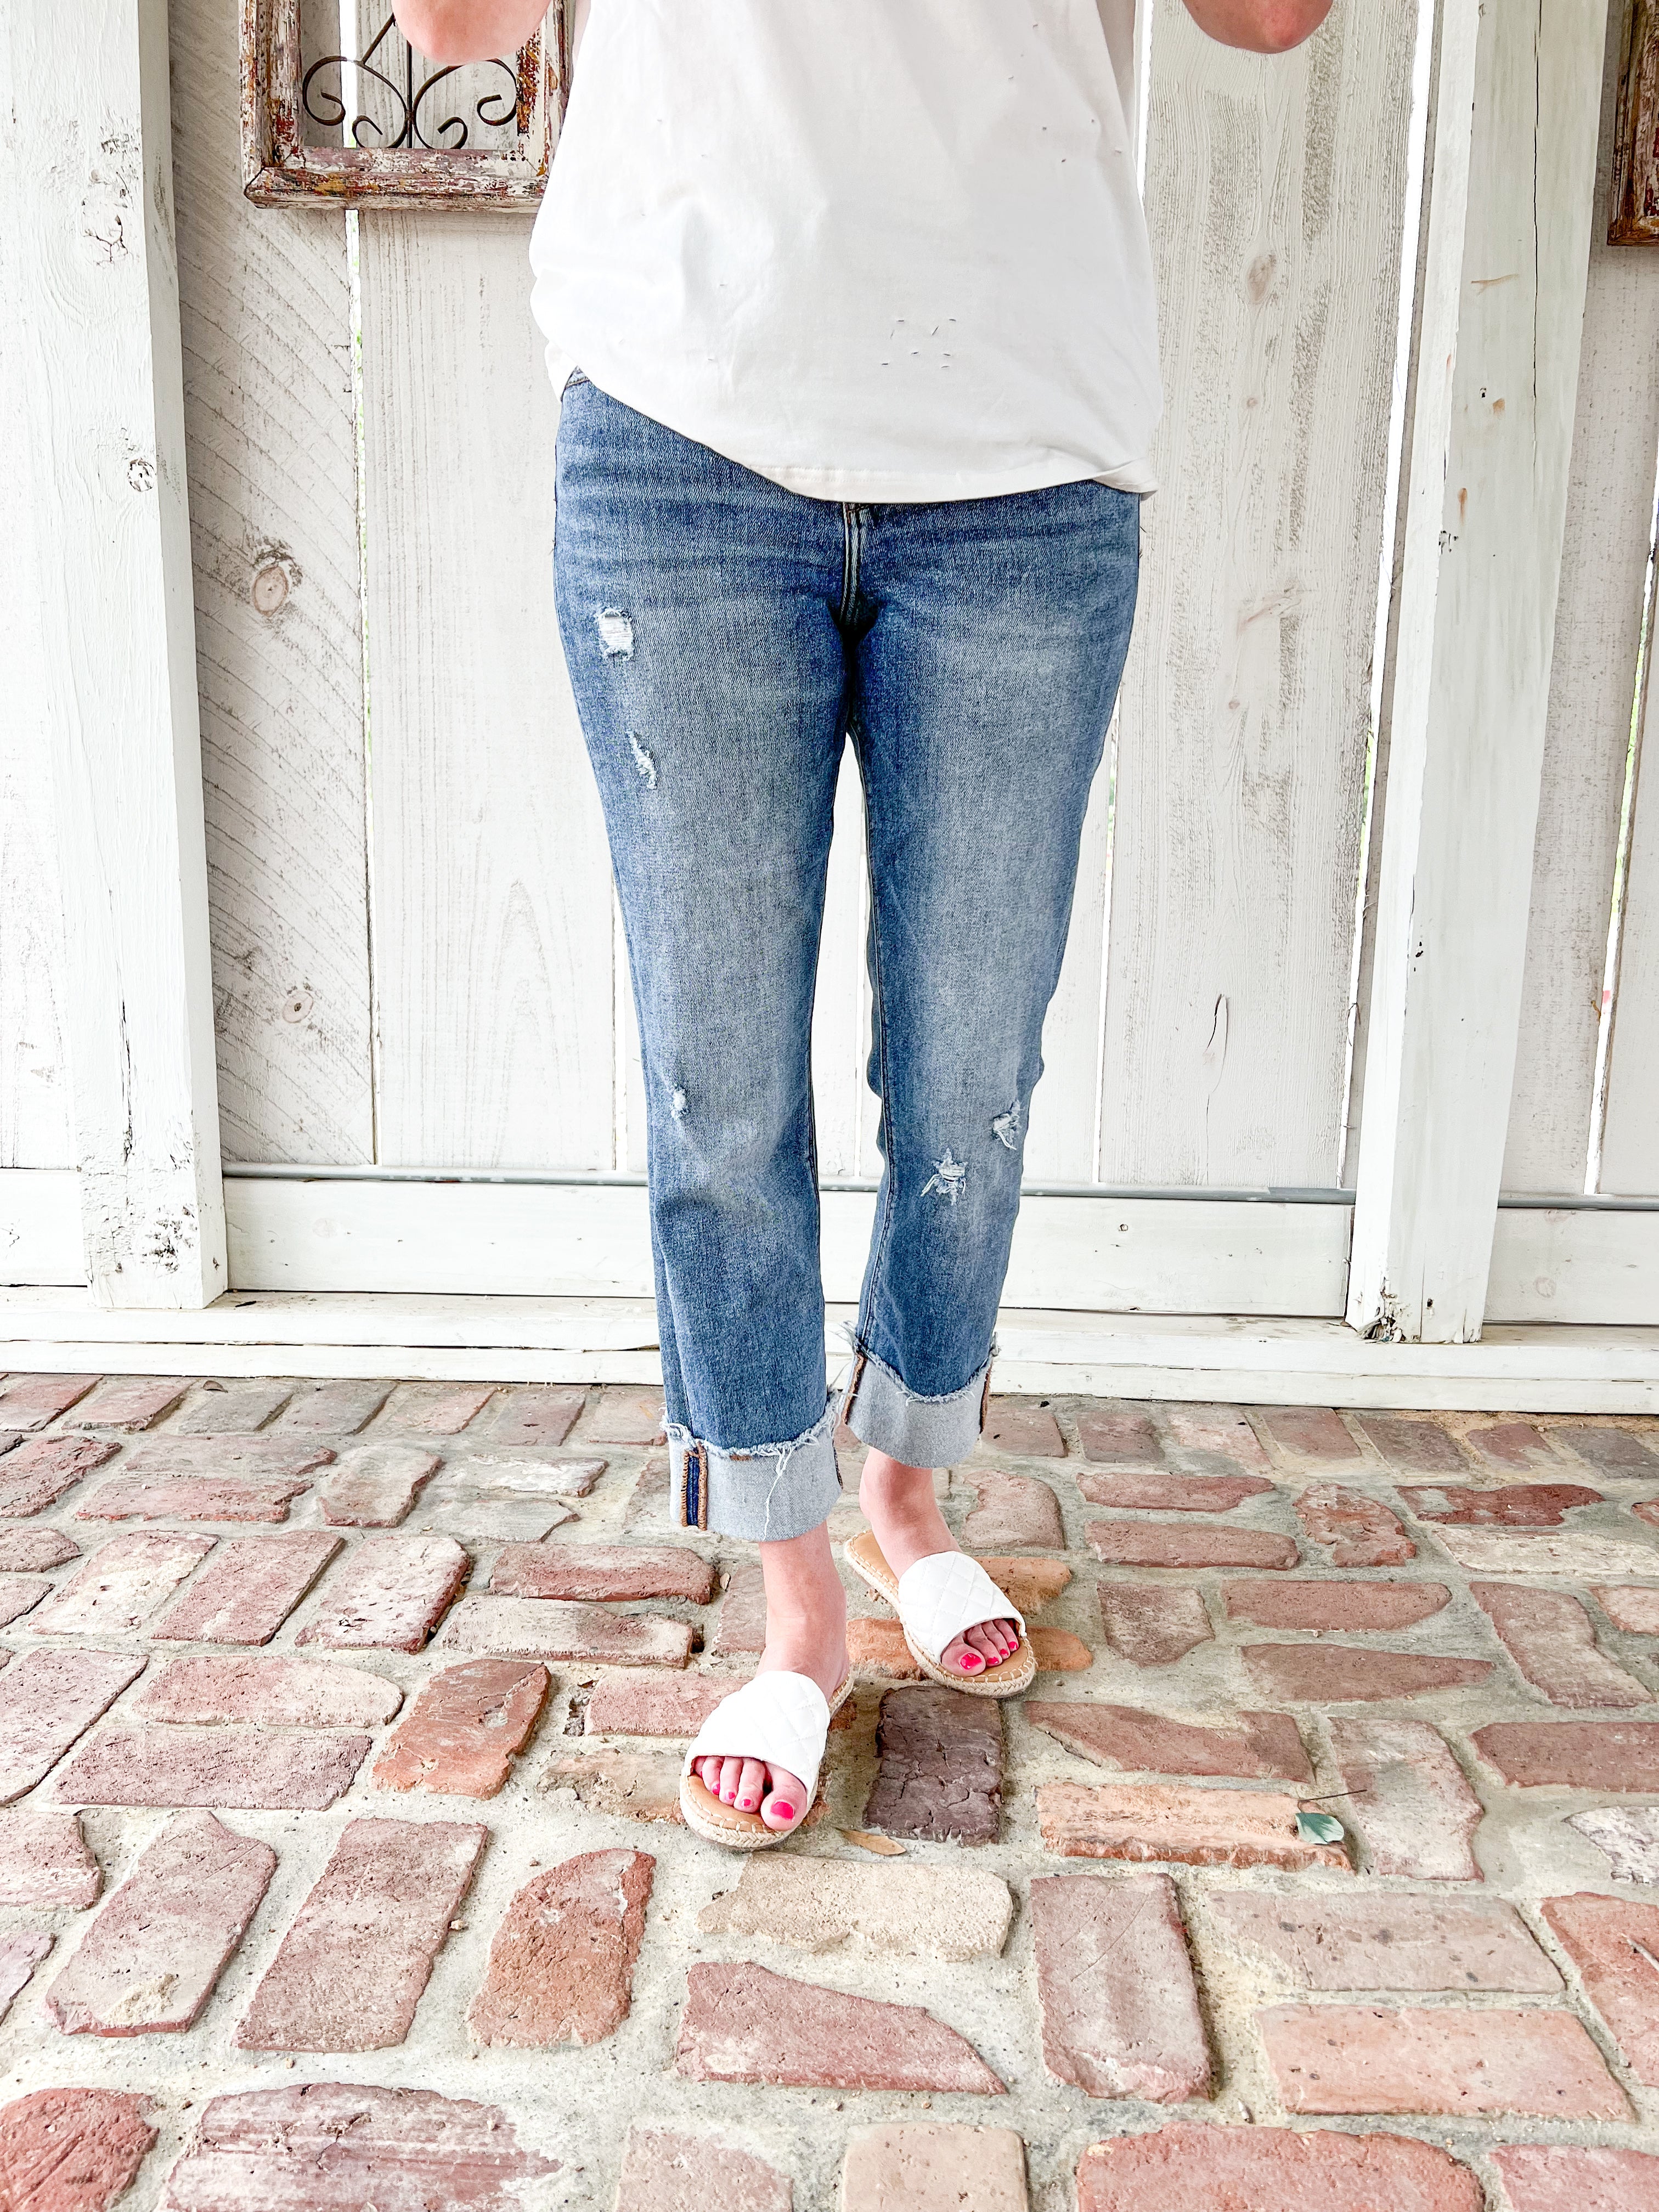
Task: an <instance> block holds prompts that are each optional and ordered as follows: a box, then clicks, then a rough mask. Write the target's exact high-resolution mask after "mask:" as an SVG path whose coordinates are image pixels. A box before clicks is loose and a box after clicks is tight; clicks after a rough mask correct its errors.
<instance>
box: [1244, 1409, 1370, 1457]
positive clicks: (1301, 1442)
mask: <svg viewBox="0 0 1659 2212" xmlns="http://www.w3.org/2000/svg"><path fill="white" fill-rule="evenodd" d="M1255 1417H1256V1419H1257V1420H1258V1421H1260V1422H1261V1425H1262V1427H1263V1428H1264V1429H1266V1431H1267V1434H1268V1435H1269V1436H1270V1437H1272V1438H1273V1442H1274V1443H1276V1444H1277V1445H1278V1446H1279V1449H1280V1451H1282V1452H1283V1453H1285V1455H1286V1457H1287V1458H1291V1459H1305V1460H1322V1461H1333V1460H1350V1459H1358V1457H1359V1456H1360V1451H1359V1447H1358V1444H1357V1443H1355V1442H1354V1440H1353V1437H1352V1435H1351V1434H1350V1433H1349V1431H1348V1430H1347V1428H1346V1425H1345V1424H1344V1422H1343V1419H1342V1416H1341V1415H1340V1413H1338V1412H1337V1411H1336V1410H1335V1408H1334V1407H1331V1406H1258V1407H1257V1408H1256V1415H1255Z"/></svg>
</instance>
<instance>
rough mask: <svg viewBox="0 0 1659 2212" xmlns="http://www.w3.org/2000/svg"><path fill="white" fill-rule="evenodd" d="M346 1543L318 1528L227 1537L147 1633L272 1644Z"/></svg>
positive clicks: (170, 1639)
mask: <svg viewBox="0 0 1659 2212" xmlns="http://www.w3.org/2000/svg"><path fill="white" fill-rule="evenodd" d="M342 1541H343V1539H342V1538H340V1537H338V1536H329V1535H325V1534H324V1533H323V1531H322V1530H321V1529H319V1528H292V1529H289V1530H286V1531H284V1533H283V1534H282V1535H280V1536H229V1537H227V1538H226V1539H225V1541H223V1542H222V1544H221V1545H220V1547H219V1548H218V1550H217V1551H216V1553H214V1555H213V1557H212V1558H211V1559H210V1560H209V1561H208V1563H207V1565H205V1566H204V1568H203V1569H202V1571H201V1572H200V1573H199V1574H198V1575H197V1577H196V1579H195V1581H194V1582H193V1583H191V1585H190V1587H189V1588H188V1589H185V1590H183V1591H181V1592H180V1594H179V1596H177V1597H176V1598H174V1600H173V1603H172V1604H171V1605H170V1606H169V1607H167V1611H166V1612H165V1613H162V1614H161V1617H160V1619H159V1620H156V1621H155V1624H154V1625H153V1626H152V1627H151V1629H150V1634H151V1635H152V1636H153V1637H155V1638H156V1640H157V1641H158V1642H162V1643H173V1644H269V1643H270V1639H271V1638H272V1637H273V1636H274V1635H275V1634H276V1632H277V1630H278V1629H279V1628H280V1627H281V1626H282V1625H283V1622H284V1621H285V1620H287V1619H288V1616H289V1613H292V1612H293V1610H294V1608H295V1606H296V1605H298V1603H299V1602H300V1600H301V1598H302V1597H303V1596H304V1595H305V1594H306V1592H307V1590H308V1589H310V1588H311V1586H312V1584H313V1583H314V1582H315V1581H316V1579H317V1577H318V1576H319V1575H320V1574H321V1572H322V1571H323V1569H324V1568H325V1566H326V1565H328V1563H329V1561H330V1560H331V1559H332V1558H333V1557H334V1554H335V1553H337V1551H338V1550H339V1548H340V1546H341V1543H342Z"/></svg>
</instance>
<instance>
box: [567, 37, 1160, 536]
mask: <svg viewBox="0 0 1659 2212" xmlns="http://www.w3.org/2000/svg"><path fill="white" fill-rule="evenodd" d="M1133 6H1134V0H1023V4H1022V0H592V9H591V15H590V16H589V18H588V20H587V21H586V26H585V31H584V35H583V39H582V44H581V50H580V65H579V66H578V68H577V69H576V70H575V73H574V81H573V84H572V89H571V97H570V104H569V109H568V114H567V116H566V119H565V125H564V132H563V137H562V141H561V143H560V146H559V150H558V154H557V156H556V160H555V161H554V163H553V169H552V175H551V179H550V182H549V185H548V189H547V193H546V196H545V197H544V200H543V203H542V208H541V212H540V214H539V215H538V218H537V221H536V227H535V231H534V234H533V236H532V240H531V247H530V258H531V264H532V269H533V270H534V272H535V278H536V283H535V291H534V295H533V298H532V306H533V309H534V313H535V315H536V319H537V320H538V323H539V324H540V325H541V327H542V329H543V330H544V331H545V333H546V334H547V337H548V339H549V342H550V343H549V362H550V368H552V369H553V371H554V374H555V375H556V378H558V380H560V381H562V373H563V370H564V368H565V367H566V366H567V365H569V364H574V365H576V366H579V367H580V368H581V369H582V370H583V371H584V372H585V373H586V374H587V375H588V376H590V377H591V378H592V380H593V382H594V383H595V384H597V385H598V386H599V388H600V389H601V390H602V391H604V392H608V393H609V394H610V395H611V398H614V399H619V400H621V401H622V402H623V404H625V405H627V406H629V407H632V408H635V409H636V410H638V411H639V412H641V414H644V415H648V416H652V417H653V420H655V421H657V422H663V423H665V424H666V425H667V426H668V427H669V428H671V429H673V430H678V431H679V432H680V433H681V434H682V435H684V436H685V437H688V438H695V439H696V440H697V441H699V442H700V443H701V444H702V445H705V446H709V447H713V448H714V451H715V452H716V453H723V454H725V455H726V457H727V458H728V459H731V460H734V461H737V462H739V463H740V464H741V465H743V466H744V467H745V468H750V469H753V470H755V471H757V472H758V473H759V474H760V475H762V476H765V477H771V478H772V479H773V480H774V482H775V483H781V484H784V485H787V487H788V488H789V489H791V490H793V491H799V492H805V493H807V494H810V495H812V496H813V497H816V498H820V499H835V500H855V501H869V502H872V503H875V502H879V501H901V500H935V499H973V498H979V497H981V496H984V495H989V494H994V493H1001V492H1015V491H1030V490H1035V489H1038V488H1040V487H1041V486H1043V485H1047V484H1058V483H1075V482H1078V481H1080V480H1083V479H1086V478H1090V477H1095V478H1099V479H1102V480H1103V481H1105V482H1107V483H1114V484H1117V485H1119V486H1121V488H1122V489H1125V490H1131V491H1150V490H1151V489H1152V475H1151V472H1150V471H1149V469H1148V466H1147V454H1148V452H1149V449H1150V447H1151V445H1152V432H1153V429H1154V427H1155V426H1156V424H1157V422H1158V414H1159V411H1160V407H1161V396H1160V392H1159V386H1158V337H1157V328H1156V317H1155V309H1154V301H1153V290H1152V260H1151V254H1150V252H1149V250H1148V246H1147V242H1146V222H1145V219H1144V217H1143V216H1142V212H1141V206H1140V195H1139V189H1138V186H1137V182H1136V175H1135V162H1134V156H1133V140H1132V134H1131V131H1130V127H1129V122H1128V110H1129V106H1130V102H1131V93H1130V87H1131V85H1132V82H1133V64H1132V47H1133Z"/></svg>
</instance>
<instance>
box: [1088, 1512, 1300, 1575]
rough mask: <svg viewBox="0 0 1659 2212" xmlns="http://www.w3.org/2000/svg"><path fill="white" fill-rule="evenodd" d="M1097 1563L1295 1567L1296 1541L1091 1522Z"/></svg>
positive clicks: (1245, 1532) (1265, 1533)
mask: <svg viewBox="0 0 1659 2212" xmlns="http://www.w3.org/2000/svg"><path fill="white" fill-rule="evenodd" d="M1084 1533H1085V1535H1086V1536H1087V1537H1088V1540H1089V1545H1090V1548H1091V1550H1092V1551H1093V1553H1094V1555H1095V1557H1096V1558H1097V1559H1104V1560H1106V1561H1107V1562H1108V1563H1109V1565H1116V1566H1124V1567H1275V1568H1278V1567H1293V1566H1294V1565H1296V1556H1297V1555H1296V1541H1295V1539H1294V1538H1293V1537H1290V1536H1280V1535H1276V1534H1274V1533H1273V1531H1272V1530H1271V1529H1267V1528H1199V1527H1194V1525H1193V1524H1192V1523H1191V1522H1184V1521H1091V1522H1090V1523H1089V1525H1088V1528H1086V1529H1085V1531H1084Z"/></svg>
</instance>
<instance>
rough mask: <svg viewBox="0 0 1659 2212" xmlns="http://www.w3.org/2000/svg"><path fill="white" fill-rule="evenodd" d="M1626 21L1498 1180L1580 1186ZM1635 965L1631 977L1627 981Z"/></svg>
mask: <svg viewBox="0 0 1659 2212" xmlns="http://www.w3.org/2000/svg"><path fill="white" fill-rule="evenodd" d="M1623 29H1624V9H1623V8H1622V6H1614V7H1612V8H1611V9H1609V10H1608V30H1607V58H1606V61H1605V64H1604V69H1603V76H1602V90H1601V150H1600V154H1599V157H1598V160H1597V163H1596V180H1595V220H1594V222H1593V224H1592V227H1591V230H1590V255H1589V284H1588V287H1587V289H1586V291H1585V295H1584V337H1583V352H1582V354H1581V356H1580V360H1579V366H1578V406H1577V420H1576V422H1575V423H1574V427H1573V438H1572V471H1571V476H1570V477H1569V479H1568V483H1567V514H1566V526H1565V532H1564V535H1563V539H1562V568H1561V594H1560V598H1559V601H1558V603H1557V606H1556V614H1555V654H1554V659H1553V663H1552V665H1551V670H1550V704H1549V721H1548V725H1547V732H1546V736H1545V740H1544V774H1543V781H1542V783H1541V787H1540V791H1539V801H1538V832H1537V836H1536V837H1535V839H1534V848H1533V878H1532V914H1531V918H1530V920H1529V921H1528V927H1527V968H1526V977H1525V981H1524V983H1523V985H1522V998H1521V1035H1520V1044H1519V1048H1518V1050H1517V1052H1516V1067H1515V1097H1514V1101H1513V1103H1512V1104H1511V1106H1510V1130H1509V1143H1508V1147H1507V1149H1506V1151H1505V1152H1504V1188H1505V1189H1508V1190H1540V1191H1552V1192H1556V1191H1559V1192H1568V1191H1580V1190H1583V1188H1584V1175H1585V1168H1586V1164H1587V1162H1588V1159H1589V1139H1590V1119H1591V1111H1592V1104H1593V1094H1594V1091H1595V1047H1596V1036H1597V1031H1598V1029H1599V1026H1600V1019H1601V982H1602V970H1603V967H1604V964H1605V963H1606V960H1607V917H1608V911H1609V908H1610V907H1611V905H1612V901H1613V866H1614V863H1615V860H1616V859H1617V854H1618V844H1619V812H1620V802H1621V800H1622V799H1623V796H1624V787H1625V763H1626V750H1627V748H1628V745H1629V741H1630V725H1631V708H1632V702H1633V699H1634V696H1635V687H1636V664H1637V655H1638V649H1639V647H1640V643H1641V635H1642V597H1643V589H1644V584H1645V582H1646V571H1647V560H1648V536H1649V532H1650V528H1651V526H1652V521H1653V487H1654V473H1655V465H1656V460H1659V256H1656V255H1654V254H1651V253H1641V252H1632V251H1631V249H1630V248H1629V247H1628V246H1609V245H1608V244H1607V177H1608V173H1609V171H1610V169H1611V167H1612V161H1613V121H1614V108H1615V98H1616V94H1617V92H1618V88H1619V63H1620V51H1621V45H1622V33H1623ZM1641 972H1642V971H1641V970H1640V969H1638V971H1637V975H1636V976H1634V977H1632V981H1638V987H1639V976H1640V974H1641ZM1649 972H1651V971H1649ZM1651 1095H1652V1094H1650V1096H1651ZM1653 1119H1659V1114H1653V1115H1650V1120H1653ZM1656 1165H1659V1163H1656ZM1609 1187H1610V1188H1614V1187H1616V1186H1609Z"/></svg>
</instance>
